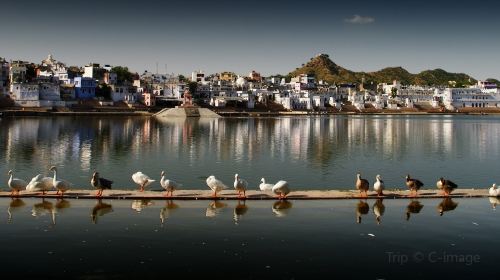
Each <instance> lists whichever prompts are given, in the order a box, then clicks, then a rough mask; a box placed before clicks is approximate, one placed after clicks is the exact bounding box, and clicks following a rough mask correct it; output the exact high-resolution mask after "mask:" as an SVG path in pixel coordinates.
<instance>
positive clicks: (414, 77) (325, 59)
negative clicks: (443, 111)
mask: <svg viewBox="0 0 500 280" xmlns="http://www.w3.org/2000/svg"><path fill="white" fill-rule="evenodd" d="M299 74H314V75H315V76H316V78H317V80H323V81H326V82H328V83H330V84H333V83H335V84H339V83H358V84H359V83H361V82H362V81H363V79H364V82H365V84H377V83H392V81H393V80H398V81H400V82H401V83H402V84H416V85H448V84H449V82H450V81H454V82H455V86H464V85H470V84H473V83H475V82H476V80H475V79H474V78H472V77H471V76H469V75H467V74H463V73H450V72H446V71H445V70H442V69H435V70H426V71H422V72H420V73H418V74H412V73H410V72H408V71H407V70H406V69H404V68H402V67H387V68H384V69H382V70H379V71H376V72H354V71H351V70H348V69H346V68H343V67H341V66H339V65H337V64H335V63H334V62H333V61H332V60H331V59H330V57H329V56H328V55H326V54H321V55H318V56H316V57H314V58H312V59H311V60H310V61H309V62H307V63H306V64H303V65H302V67H300V68H297V69H295V71H292V72H290V73H289V74H288V75H289V76H291V77H294V76H297V75H299Z"/></svg>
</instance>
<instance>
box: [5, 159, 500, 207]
mask: <svg viewBox="0 0 500 280" xmlns="http://www.w3.org/2000/svg"><path fill="white" fill-rule="evenodd" d="M49 170H50V171H52V172H54V174H53V177H43V176H42V175H41V174H38V175H36V176H35V177H33V178H32V179H31V181H30V182H29V183H27V182H26V181H24V180H22V179H19V178H14V173H13V171H12V170H9V172H8V175H9V176H10V177H9V180H8V182H7V183H8V186H9V188H10V190H11V195H19V192H20V191H22V190H26V191H28V192H35V191H41V192H42V193H43V194H45V192H47V191H50V190H54V189H55V190H57V194H58V195H60V196H63V195H64V193H65V192H66V191H67V190H69V189H70V188H71V185H72V184H71V183H70V182H68V181H67V180H63V179H60V178H58V177H57V168H56V167H55V166H51V167H50V168H49ZM160 176H161V178H160V185H161V186H162V188H163V189H164V190H165V192H166V194H165V196H167V197H168V196H170V197H172V196H173V192H174V191H175V190H178V189H179V188H181V187H182V185H181V184H179V183H177V182H176V181H174V180H171V179H168V178H167V177H166V173H165V171H162V172H161V174H160ZM405 179H406V180H405V184H406V186H407V187H408V189H409V191H410V195H409V196H413V197H416V196H418V191H419V190H420V189H421V188H422V187H423V186H424V183H422V181H420V180H418V179H415V178H412V177H410V175H409V174H408V175H406V178H405ZM132 181H134V183H136V184H137V185H138V187H139V191H140V192H143V191H144V190H145V188H146V187H148V186H150V185H151V184H152V183H154V182H155V181H156V180H154V179H152V178H151V177H149V176H148V175H146V174H144V173H142V172H141V171H138V172H136V173H134V174H132ZM206 184H207V186H208V187H209V188H210V189H211V190H212V191H213V197H217V193H218V192H220V191H222V190H225V189H228V187H227V185H226V184H225V183H224V182H222V181H221V180H219V179H217V178H216V177H215V176H214V175H211V176H209V177H208V178H207V179H206ZM90 185H91V186H92V187H94V188H95V189H97V193H96V196H102V194H103V191H104V190H106V189H111V188H112V185H113V181H112V180H108V179H105V178H102V177H100V175H99V172H97V171H95V172H94V173H93V174H92V177H91V178H90ZM233 187H234V189H235V191H236V192H237V194H238V197H240V198H245V197H246V194H245V193H246V190H247V189H248V182H247V181H246V180H245V179H243V178H240V176H239V175H238V174H235V175H234V182H233ZM355 187H356V189H357V190H359V192H360V195H361V196H362V197H367V196H368V191H369V190H370V183H369V181H368V180H367V179H365V178H362V177H361V174H360V173H357V174H356V182H355ZM436 187H437V188H438V189H439V190H441V192H442V194H444V195H445V196H448V195H450V194H451V192H452V191H453V190H455V189H456V188H458V185H457V184H455V183H454V182H452V181H451V180H449V179H445V178H443V177H441V178H439V179H438V181H437V182H436ZM259 189H260V190H261V191H272V192H273V193H274V194H276V195H277V197H278V198H279V199H284V198H286V196H287V195H288V194H289V193H290V191H291V188H290V186H289V184H288V182H287V181H285V180H280V181H278V182H277V183H275V184H269V183H266V180H265V179H264V178H262V179H261V184H260V185H259ZM384 189H385V185H384V181H383V180H382V177H381V176H380V175H377V176H376V177H375V183H374V184H373V190H374V191H375V192H376V193H377V195H378V196H379V197H381V196H383V195H384ZM489 195H490V196H495V197H496V196H499V195H500V189H497V186H496V184H493V186H492V187H491V188H490V189H489Z"/></svg>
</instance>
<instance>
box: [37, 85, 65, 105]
mask: <svg viewBox="0 0 500 280" xmlns="http://www.w3.org/2000/svg"><path fill="white" fill-rule="evenodd" d="M39 92H40V95H39V96H40V100H51V101H59V100H61V91H60V89H59V85H58V84H53V83H41V84H40V86H39Z"/></svg>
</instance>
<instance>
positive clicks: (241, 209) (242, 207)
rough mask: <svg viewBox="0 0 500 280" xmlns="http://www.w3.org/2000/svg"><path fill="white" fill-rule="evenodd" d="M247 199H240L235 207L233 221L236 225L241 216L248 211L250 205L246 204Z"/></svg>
mask: <svg viewBox="0 0 500 280" xmlns="http://www.w3.org/2000/svg"><path fill="white" fill-rule="evenodd" d="M246 202H247V201H246V200H238V203H237V204H236V206H235V207H234V212H233V221H234V224H235V225H238V224H239V222H240V220H241V217H243V215H245V214H246V213H247V212H248V206H247V205H246Z"/></svg>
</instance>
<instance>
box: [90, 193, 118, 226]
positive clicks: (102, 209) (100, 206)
mask: <svg viewBox="0 0 500 280" xmlns="http://www.w3.org/2000/svg"><path fill="white" fill-rule="evenodd" d="M111 212H113V206H112V205H111V204H108V203H104V202H102V200H101V199H98V200H97V203H96V204H95V206H94V208H92V212H91V214H90V218H91V220H92V223H93V224H97V217H101V216H104V215H106V214H108V213H111Z"/></svg>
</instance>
